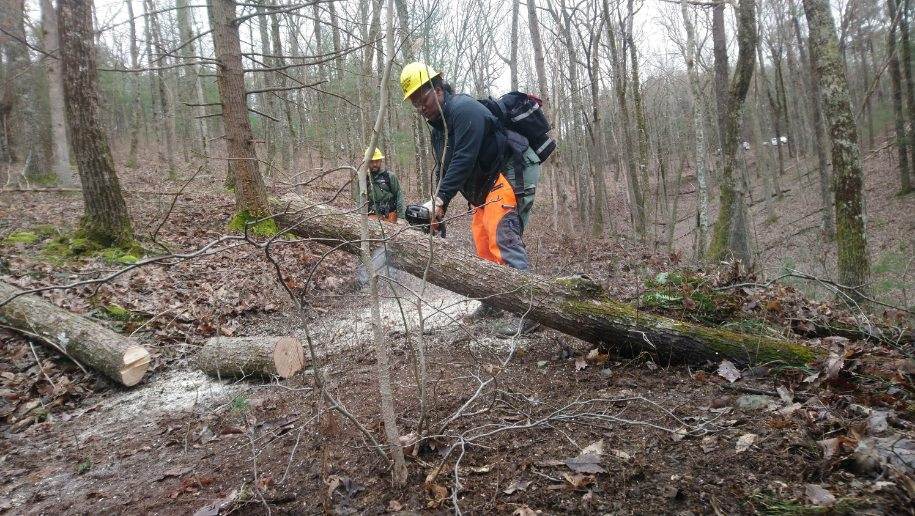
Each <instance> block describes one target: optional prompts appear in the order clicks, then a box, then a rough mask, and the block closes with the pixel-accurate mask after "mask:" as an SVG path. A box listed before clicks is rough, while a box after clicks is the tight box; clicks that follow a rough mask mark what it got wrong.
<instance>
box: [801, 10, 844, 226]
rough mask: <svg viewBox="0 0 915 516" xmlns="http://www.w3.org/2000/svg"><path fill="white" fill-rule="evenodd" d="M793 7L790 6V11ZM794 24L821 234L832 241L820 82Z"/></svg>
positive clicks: (831, 202) (830, 192) (831, 219)
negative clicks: (804, 85)
mask: <svg viewBox="0 0 915 516" xmlns="http://www.w3.org/2000/svg"><path fill="white" fill-rule="evenodd" d="M793 9H794V7H793V6H792V10H793ZM792 20H793V23H794V34H795V36H796V38H797V46H798V49H799V50H800V53H801V61H802V62H803V63H805V64H807V65H808V66H809V68H810V72H809V74H807V75H805V77H807V79H808V81H807V83H808V88H809V89H810V94H811V97H812V98H811V99H810V102H809V103H810V116H811V119H812V120H813V135H812V137H811V140H812V141H813V148H814V150H815V151H816V155H817V172H818V177H819V183H820V202H821V203H822V206H823V210H822V219H821V220H822V224H823V232H824V233H825V234H826V236H827V237H828V238H829V239H833V238H835V236H836V226H835V220H834V217H835V215H834V214H833V210H832V207H833V201H832V187H831V184H830V183H831V178H830V177H829V158H828V157H827V156H826V144H825V142H823V140H824V138H825V136H826V133H825V127H824V126H823V109H822V107H820V81H819V80H818V79H817V78H816V76H815V75H814V74H815V73H816V68H815V67H814V65H813V60H812V58H811V57H810V56H808V55H807V50H806V48H805V45H804V41H803V39H801V27H800V23H799V22H798V17H797V16H792Z"/></svg>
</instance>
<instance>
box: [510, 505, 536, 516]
mask: <svg viewBox="0 0 915 516" xmlns="http://www.w3.org/2000/svg"><path fill="white" fill-rule="evenodd" d="M537 514H540V513H539V512H537V511H535V510H533V509H531V508H530V507H528V506H527V505H522V506H521V507H518V508H517V509H515V512H513V513H512V516H537Z"/></svg>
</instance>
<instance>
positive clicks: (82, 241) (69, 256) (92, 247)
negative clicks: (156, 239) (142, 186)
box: [41, 233, 147, 265]
mask: <svg viewBox="0 0 915 516" xmlns="http://www.w3.org/2000/svg"><path fill="white" fill-rule="evenodd" d="M41 254H42V256H44V257H45V258H46V259H48V260H49V261H51V262H54V263H63V262H66V261H68V260H76V259H80V258H88V257H93V256H95V257H99V258H101V259H102V260H104V261H105V262H107V263H110V264H115V265H131V264H134V263H137V262H138V261H140V259H142V258H143V256H145V255H146V254H147V251H146V249H144V248H143V246H141V245H140V244H139V243H137V242H132V243H131V244H129V245H127V246H123V247H104V246H102V245H101V244H98V243H96V242H94V241H92V240H89V239H88V238H84V237H81V236H79V233H76V234H75V235H72V236H70V235H59V236H57V237H55V238H53V239H51V240H50V241H49V242H48V243H47V244H45V246H44V248H42V250H41Z"/></svg>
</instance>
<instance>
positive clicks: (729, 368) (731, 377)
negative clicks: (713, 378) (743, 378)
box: [718, 360, 740, 383]
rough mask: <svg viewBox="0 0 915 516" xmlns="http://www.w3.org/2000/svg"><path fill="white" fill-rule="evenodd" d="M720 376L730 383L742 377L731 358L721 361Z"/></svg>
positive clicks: (719, 366)
mask: <svg viewBox="0 0 915 516" xmlns="http://www.w3.org/2000/svg"><path fill="white" fill-rule="evenodd" d="M718 376H720V377H722V378H724V379H725V380H727V381H728V382H730V383H734V382H736V381H737V380H739V379H740V371H739V370H738V369H737V367H736V366H735V365H734V363H733V362H731V361H730V360H722V361H721V363H720V364H718Z"/></svg>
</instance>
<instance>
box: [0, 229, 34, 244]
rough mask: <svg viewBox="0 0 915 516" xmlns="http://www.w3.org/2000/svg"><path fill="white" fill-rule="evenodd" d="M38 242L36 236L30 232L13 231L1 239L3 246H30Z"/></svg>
mask: <svg viewBox="0 0 915 516" xmlns="http://www.w3.org/2000/svg"><path fill="white" fill-rule="evenodd" d="M37 241H38V235H37V234H36V233H34V232H32V231H14V232H12V233H10V234H9V235H7V236H6V238H4V239H3V245H16V244H25V245H32V244H34V243H35V242H37Z"/></svg>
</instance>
